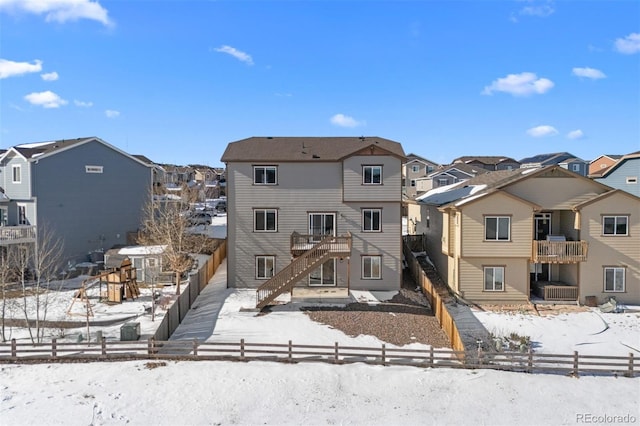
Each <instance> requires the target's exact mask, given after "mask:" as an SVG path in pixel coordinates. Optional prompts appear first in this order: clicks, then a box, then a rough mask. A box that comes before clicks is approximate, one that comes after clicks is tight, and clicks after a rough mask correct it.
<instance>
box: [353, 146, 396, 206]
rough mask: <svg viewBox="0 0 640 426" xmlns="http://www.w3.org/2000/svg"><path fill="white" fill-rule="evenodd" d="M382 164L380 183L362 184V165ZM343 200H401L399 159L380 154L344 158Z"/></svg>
mask: <svg viewBox="0 0 640 426" xmlns="http://www.w3.org/2000/svg"><path fill="white" fill-rule="evenodd" d="M364 165H379V166H382V185H364V184H363V183H362V166H364ZM342 175H343V176H344V177H343V181H344V201H345V202H353V201H395V202H401V201H402V192H401V188H402V187H401V184H402V176H401V160H400V159H399V158H395V157H390V156H381V155H354V156H352V157H349V158H347V159H345V160H344V162H343V169H342Z"/></svg>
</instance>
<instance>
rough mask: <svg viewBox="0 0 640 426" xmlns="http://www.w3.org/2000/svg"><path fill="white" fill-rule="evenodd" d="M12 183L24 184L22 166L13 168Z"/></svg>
mask: <svg viewBox="0 0 640 426" xmlns="http://www.w3.org/2000/svg"><path fill="white" fill-rule="evenodd" d="M11 169H12V173H13V175H12V177H13V179H12V182H13V183H20V182H22V173H21V167H20V166H13V167H12V168H11Z"/></svg>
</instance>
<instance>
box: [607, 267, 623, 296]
mask: <svg viewBox="0 0 640 426" xmlns="http://www.w3.org/2000/svg"><path fill="white" fill-rule="evenodd" d="M602 269H603V282H602V286H603V291H604V292H605V293H624V292H625V291H626V274H627V272H626V268H623V267H620V266H605V267H604V268H602ZM607 270H611V271H613V282H612V283H611V284H612V289H611V290H607ZM618 272H622V290H616V275H617V273H618Z"/></svg>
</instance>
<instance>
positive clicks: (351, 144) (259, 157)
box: [222, 136, 405, 163]
mask: <svg viewBox="0 0 640 426" xmlns="http://www.w3.org/2000/svg"><path fill="white" fill-rule="evenodd" d="M371 147H373V148H374V149H381V150H383V151H387V152H388V153H389V154H390V155H393V156H395V157H398V158H400V159H402V160H404V158H405V155H404V150H403V149H402V145H400V143H398V142H394V141H392V140H389V139H384V138H379V137H377V136H366V137H365V136H361V137H275V136H274V137H251V138H247V139H242V140H239V141H237V142H231V143H230V144H229V145H228V146H227V149H226V150H225V151H224V154H223V155H222V162H224V163H228V162H247V161H261V162H268V161H279V162H286V161H340V160H342V159H343V158H345V157H348V156H350V155H353V154H356V153H358V152H360V151H362V150H364V149H368V148H371Z"/></svg>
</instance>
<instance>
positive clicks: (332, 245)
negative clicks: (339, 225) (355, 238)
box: [291, 232, 351, 257]
mask: <svg viewBox="0 0 640 426" xmlns="http://www.w3.org/2000/svg"><path fill="white" fill-rule="evenodd" d="M329 236H330V235H318V234H315V235H311V234H298V233H297V232H293V233H292V234H291V254H292V255H293V256H300V255H301V254H303V253H304V252H306V251H307V250H310V249H311V248H313V247H314V246H315V245H316V244H318V243H319V242H320V241H322V240H323V238H327V237H329ZM327 248H328V249H329V251H330V252H331V254H332V255H333V257H349V256H350V255H351V233H347V235H340V236H337V237H333V239H331V240H330V242H329V243H328V246H327Z"/></svg>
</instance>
